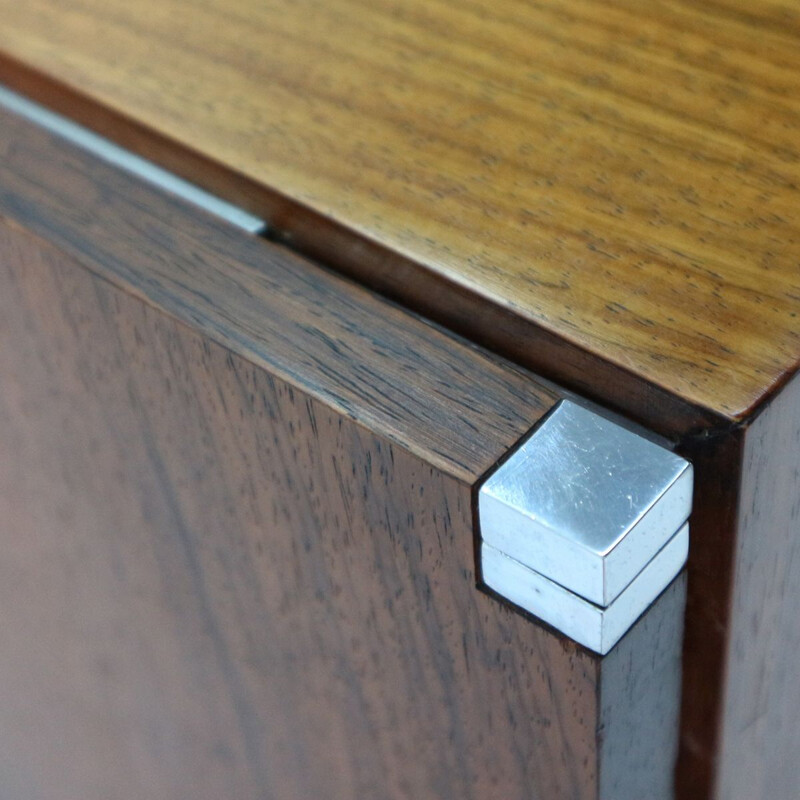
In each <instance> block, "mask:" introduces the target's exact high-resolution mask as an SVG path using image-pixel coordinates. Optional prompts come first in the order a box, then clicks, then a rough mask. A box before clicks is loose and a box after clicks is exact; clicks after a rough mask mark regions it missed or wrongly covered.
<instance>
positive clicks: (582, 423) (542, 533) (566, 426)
mask: <svg viewBox="0 0 800 800" xmlns="http://www.w3.org/2000/svg"><path fill="white" fill-rule="evenodd" d="M692 485H693V471H692V465H691V464H690V463H689V462H688V461H686V460H685V459H683V458H681V457H680V456H677V455H676V454H675V453H673V452H671V451H670V450H668V449H666V448H665V447H662V446H661V445H659V444H656V443H654V442H652V441H651V440H650V439H648V438H645V437H644V436H642V435H640V434H638V433H635V432H633V431H631V430H628V429H627V428H625V427H622V426H621V425H619V424H617V423H615V422H612V421H611V420H609V419H607V418H606V417H603V416H601V415H600V414H597V413H596V412H594V411H590V410H589V409H587V408H584V407H583V406H581V405H579V404H577V403H575V402H572V401H571V400H562V401H561V402H560V403H559V404H558V406H557V407H556V408H555V409H554V410H553V411H552V412H551V413H550V414H549V415H548V416H547V418H546V419H545V420H544V421H543V422H542V423H541V424H540V425H539V426H538V427H537V428H536V429H535V430H534V432H533V433H532V434H531V435H530V436H529V437H528V438H527V439H526V440H525V441H524V442H523V443H522V444H521V446H520V447H519V448H518V449H517V450H515V451H514V453H513V454H512V455H511V456H510V457H509V458H508V459H507V460H506V461H505V462H503V463H502V465H501V466H500V467H499V468H498V469H497V470H496V471H495V472H494V473H492V474H491V475H490V476H489V478H488V479H487V480H486V481H485V483H484V484H483V486H481V488H480V491H479V495H478V514H479V525H480V534H481V547H480V558H481V573H482V576H483V581H484V583H485V584H486V585H487V586H488V587H489V588H490V589H492V590H494V591H495V592H497V593H498V594H500V595H502V596H503V597H505V598H506V599H508V600H510V601H511V602H512V603H515V604H516V605H518V606H520V607H522V608H523V609H525V610H526V611H528V612H530V613H531V614H533V615H535V616H537V617H539V618H540V619H542V620H543V621H545V622H547V623H548V624H550V625H552V626H553V627H555V628H557V629H558V630H560V631H561V632H562V633H564V634H566V635H567V636H569V637H570V638H572V639H575V640H576V641H577V642H579V643H580V644H582V645H584V646H585V647H588V648H590V649H591V650H594V651H595V652H598V653H601V654H605V653H607V652H608V651H609V650H610V649H611V648H612V647H613V646H614V644H616V642H617V641H618V640H619V639H620V638H621V637H622V636H623V635H624V634H625V632H626V631H627V630H628V629H629V628H630V627H631V625H633V623H634V622H635V621H636V620H637V619H638V618H639V616H641V614H642V613H643V612H644V611H645V609H646V608H647V607H648V606H649V605H650V603H652V601H653V600H655V599H656V597H658V595H659V594H660V593H661V592H662V591H663V590H664V589H665V588H666V587H667V585H668V584H669V583H670V582H671V581H672V579H673V578H674V577H675V576H676V575H677V574H678V572H680V570H681V568H682V567H683V565H684V563H685V562H686V557H687V554H688V546H689V525H688V523H687V519H688V517H689V513H690V512H691V508H692Z"/></svg>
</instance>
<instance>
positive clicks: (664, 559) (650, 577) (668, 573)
mask: <svg viewBox="0 0 800 800" xmlns="http://www.w3.org/2000/svg"><path fill="white" fill-rule="evenodd" d="M688 552H689V525H688V524H686V525H684V526H683V527H682V528H681V529H680V531H678V532H677V533H676V534H675V535H674V536H673V537H672V539H670V541H669V542H667V544H666V545H665V546H664V547H663V548H662V550H661V551H660V552H659V553H658V554H657V556H656V557H655V558H653V559H651V561H650V562H649V563H648V564H647V566H645V568H644V569H643V570H642V571H641V572H640V573H639V574H638V575H637V576H636V578H634V580H633V581H631V583H630V584H628V586H627V588H626V589H625V590H624V591H623V592H622V593H621V594H620V595H619V596H618V597H617V598H616V600H614V602H613V603H611V605H609V606H608V607H606V608H603V607H601V606H597V605H595V604H594V603H590V602H589V601H588V600H584V598H582V597H579V596H578V595H577V594H575V593H574V592H570V591H569V590H568V589H565V588H564V587H563V586H559V585H558V584H557V583H554V582H553V581H551V580H548V579H547V578H545V577H544V576H543V575H540V574H539V573H538V572H535V571H534V570H532V569H529V568H528V567H526V566H524V565H523V564H520V562H519V561H515V560H514V559H513V558H509V557H508V556H507V555H505V554H504V553H501V552H500V551H499V550H496V549H495V548H494V547H492V546H491V545H488V544H486V542H484V543H483V544H482V545H481V567H482V572H483V580H484V583H485V584H486V585H487V586H488V587H489V588H490V589H493V590H494V591H496V592H497V593H498V594H500V595H502V596H503V597H505V598H506V599H507V600H510V601H511V602H512V603H514V604H515V605H518V606H520V607H521V608H523V609H525V610H526V611H528V612H530V613H531V614H533V615H534V616H536V617H539V619H541V620H543V621H544V622H546V623H548V624H549V625H552V626H553V627H554V628H557V629H558V630H559V631H561V632H562V633H564V634H565V635H567V636H569V637H570V638H571V639H574V640H575V641H576V642H578V643H579V644H582V645H583V646H584V647H588V648H589V649H590V650H594V651H595V652H596V653H600V654H601V655H605V654H606V653H607V652H608V651H609V650H611V648H612V647H613V646H614V645H615V644H616V643H617V642H618V641H619V640H620V639H621V638H622V636H624V634H625V633H626V632H627V631H628V630H629V629H630V627H631V626H632V625H633V623H634V622H636V620H637V619H638V618H639V617H640V616H641V615H642V614H643V613H644V611H645V610H646V609H647V608H648V606H650V604H651V603H652V602H653V601H654V600H655V599H656V598H657V597H658V596H659V595H660V594H661V592H663V591H664V589H666V587H667V586H668V585H669V584H670V582H671V581H672V579H673V578H674V577H675V576H676V575H677V574H678V573H679V572H680V570H681V568H682V567H683V565H684V564H685V563H686V556H687V554H688Z"/></svg>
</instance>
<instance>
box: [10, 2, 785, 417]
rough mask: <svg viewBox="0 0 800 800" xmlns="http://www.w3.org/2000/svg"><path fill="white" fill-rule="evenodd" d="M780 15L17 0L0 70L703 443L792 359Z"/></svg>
mask: <svg viewBox="0 0 800 800" xmlns="http://www.w3.org/2000/svg"><path fill="white" fill-rule="evenodd" d="M794 7H795V4H793V3H789V4H788V5H777V4H773V3H768V4H759V6H758V7H748V8H747V9H745V8H744V6H743V5H742V4H741V3H733V2H731V3H713V4H701V5H698V4H690V3H672V2H670V3H666V2H665V3H656V4H649V5H648V6H647V7H646V8H643V7H642V6H641V4H640V3H635V2H633V1H632V0H615V2H613V3H610V4H609V3H607V2H600V0H580V2H576V3H572V4H571V5H570V7H569V8H568V9H565V8H564V7H563V4H560V3H555V2H543V3H537V4H530V3H522V2H519V1H518V0H504V2H501V3H497V2H488V0H474V1H473V2H469V3H455V4H454V3H448V2H443V1H442V2H433V3H431V2H427V3H419V2H416V3H404V4H400V5H398V4H397V3H394V2H390V0H385V2H373V3H364V2H362V0H339V1H338V2H334V3H331V2H324V3H323V2H318V1H316V0H307V1H306V2H286V0H273V2H269V3H264V2H258V3H256V2H253V0H236V2H233V3H231V2H229V0H206V2H203V3H199V4H198V3H196V2H191V3H189V2H187V0H168V1H167V2H163V0H143V2H140V3H137V4H136V5H135V6H132V5H130V4H127V3H123V2H121V0H116V1H115V2H108V0H102V2H101V1H100V0H86V1H85V2H82V3H80V4H77V5H76V4H69V5H65V4H63V3H58V2H55V0H32V2H29V3H17V2H10V1H8V2H5V3H3V4H2V5H0V9H2V14H3V20H4V26H3V31H2V33H0V50H2V53H3V54H4V60H3V62H2V68H0V77H2V79H3V80H5V81H7V82H10V83H12V84H14V85H16V86H20V87H22V88H24V89H27V90H29V91H31V92H34V93H36V94H38V95H39V96H41V97H43V98H44V99H46V100H48V101H50V102H53V103H55V104H56V105H59V106H60V107H61V108H62V109H64V110H67V111H68V112H70V113H74V114H77V115H78V116H81V117H82V118H84V119H85V120H86V121H88V122H89V123H91V124H94V125H99V126H100V127H103V128H104V129H105V130H106V131H107V132H110V133H112V135H113V136H114V138H117V139H120V140H122V141H126V142H128V143H131V144H133V145H134V146H136V147H137V148H139V149H142V150H145V151H147V152H148V153H151V154H153V155H155V156H156V157H157V158H159V159H160V160H166V161H167V162H168V163H169V164H170V165H171V166H173V167H175V168H177V169H179V170H181V171H183V172H186V173H189V174H190V175H191V177H193V178H194V179H196V180H198V181H200V182H206V183H210V184H213V185H214V186H216V187H217V188H221V189H223V190H224V193H225V194H227V195H229V196H231V197H234V196H235V197H236V198H237V199H240V200H243V201H244V202H246V203H248V205H249V206H250V207H251V208H252V209H253V210H255V211H257V212H259V213H265V214H266V215H267V216H269V217H270V218H271V220H272V221H273V222H274V223H275V224H276V226H277V227H278V228H279V229H281V230H282V231H283V232H284V233H285V235H286V238H287V240H290V241H292V242H293V244H294V245H295V246H298V247H301V248H303V249H304V250H306V251H308V252H311V253H313V254H314V255H315V256H317V257H321V258H323V260H325V261H326V262H328V263H330V264H335V265H336V266H337V267H338V268H340V269H347V270H349V271H350V272H351V273H352V274H355V275H357V276H358V277H359V278H360V279H361V280H363V281H370V282H372V283H373V285H375V286H378V287H380V288H381V290H383V291H386V292H389V293H392V294H394V295H396V296H400V297H402V298H403V299H404V300H406V301H408V302H409V303H411V304H415V305H417V306H418V307H419V308H421V309H424V310H425V311H426V313H430V314H434V315H436V316H438V318H440V319H442V320H444V321H446V322H447V323H448V324H450V325H453V326H458V327H459V328H460V329H461V330H463V331H466V332H467V333H468V335H469V336H471V337H472V338H475V339H479V340H481V341H483V342H486V343H488V344H491V345H492V346H493V347H495V348H497V349H498V350H500V351H501V352H503V353H505V354H507V355H510V356H512V357H513V358H515V359H522V361H523V363H525V364H527V365H530V366H533V367H535V368H536V369H537V370H539V371H540V372H546V374H548V375H550V376H556V377H558V378H559V379H560V380H562V381H566V382H569V383H570V384H571V385H572V386H573V387H575V388H580V389H581V390H584V391H591V390H592V386H593V385H594V387H595V393H594V396H596V397H600V398H601V399H604V400H607V401H608V402H613V403H614V404H616V405H617V407H619V408H622V409H624V410H626V411H627V412H628V413H631V414H632V415H634V416H636V417H637V418H638V419H644V420H646V421H647V422H648V423H649V424H651V425H652V424H655V423H654V419H655V418H659V417H660V422H659V423H658V425H656V426H657V427H660V428H661V429H663V430H666V429H669V426H670V425H671V424H672V423H671V421H672V419H673V418H674V408H671V407H670V406H669V404H667V403H665V398H668V397H669V395H670V394H673V395H677V396H679V397H682V398H684V399H685V400H687V401H688V403H689V409H691V410H693V411H694V413H693V414H685V415H684V416H683V417H681V418H680V420H679V425H681V426H683V428H684V429H687V428H688V427H689V426H690V425H691V424H693V425H694V427H695V428H698V429H699V428H701V427H703V426H704V424H706V423H707V422H708V420H709V418H713V417H715V416H722V417H725V418H728V419H734V420H739V419H743V418H745V417H746V416H747V415H748V413H749V412H750V411H751V410H752V409H753V408H755V407H756V406H757V405H758V404H759V403H760V402H761V401H762V400H763V399H764V398H765V397H766V396H767V395H769V394H770V393H771V392H773V391H774V390H775V389H776V388H777V387H778V386H780V385H781V384H782V383H783V382H785V380H786V379H787V378H788V376H789V375H790V374H791V373H792V372H793V371H794V369H795V368H796V366H797V361H798V331H797V326H796V315H797V311H798V308H797V303H798V301H797V297H798V294H799V293H798V281H797V274H796V268H795V267H796V263H797V260H798V249H797V247H798V245H797V242H798V240H800V218H798V212H797V209H798V203H797V199H798V195H797V185H798V181H797V178H798V172H797V164H798V158H800V155H799V154H798V146H797V132H798V126H799V125H800V110H799V109H798V106H797V102H796V98H797V96H798V90H799V89H800V60H799V57H798V52H800V50H798V47H797V41H798V30H797V23H796V16H797V15H796V13H795V12H794ZM76 97H80V98H81V99H82V102H81V103H79V104H76V103H75V99H76ZM481 311H483V313H480V312H481ZM587 371H590V374H591V379H587ZM654 403H659V405H657V406H656V408H655V409H654V408H653V404H654ZM668 411H669V413H667V412H668ZM684 411H687V409H684ZM656 421H658V420H656ZM672 430H673V432H675V431H677V428H673V429H672Z"/></svg>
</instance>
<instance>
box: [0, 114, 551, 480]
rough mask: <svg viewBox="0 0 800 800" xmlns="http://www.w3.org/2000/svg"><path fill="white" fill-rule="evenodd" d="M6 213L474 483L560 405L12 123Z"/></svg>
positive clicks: (414, 325) (535, 387)
mask: <svg viewBox="0 0 800 800" xmlns="http://www.w3.org/2000/svg"><path fill="white" fill-rule="evenodd" d="M0 154H2V158H0V214H2V215H3V216H5V217H7V218H8V219H10V220H13V221H15V222H16V223H17V224H19V225H21V226H22V227H24V228H26V229H27V230H29V231H31V232H32V233H34V234H36V235H38V236H39V237H41V238H43V239H45V240H46V241H48V242H50V243H51V244H52V245H53V246H55V247H57V248H59V249H60V250H62V251H64V252H66V253H67V254H68V255H70V256H72V257H73V258H75V259H76V260H77V261H78V262H79V263H81V264H82V265H84V266H86V267H87V268H89V269H90V270H92V271H93V272H94V273H96V274H98V275H100V276H102V277H104V278H105V279H107V280H109V281H110V282H112V283H114V284H115V285H118V286H120V287H122V288H124V289H126V290H128V291H131V292H133V293H134V294H136V295H137V296H139V297H140V298H142V299H144V300H145V301H147V302H148V303H150V304H152V305H154V306H156V307H158V308H160V309H162V310H163V311H164V312H166V313H168V314H170V315H172V316H173V317H175V318H177V319H179V320H181V321H182V322H184V323H186V324H188V325H190V326H192V327H193V328H195V329H197V330H200V331H201V332H203V334H204V335H207V336H209V338H211V339H213V340H214V341H216V342H218V343H220V344H222V345H224V346H225V347H227V348H229V349H230V350H232V351H234V352H236V353H238V354H239V355H242V356H244V357H246V358H247V359H249V360H250V361H252V362H253V363H256V364H258V365H260V366H263V367H264V368H265V369H267V370H269V371H271V372H274V373H275V374H276V375H278V376H279V377H281V378H282V379H284V380H286V381H287V382H289V383H290V384H291V385H294V386H296V387H298V388H299V389H301V390H303V391H305V392H307V393H309V394H310V395H311V396H314V397H316V398H317V399H320V400H322V401H323V402H325V403H326V404H328V405H329V406H331V407H333V408H335V409H336V410H337V411H338V412H339V413H341V414H343V415H345V416H347V417H349V418H351V419H355V420H357V421H358V422H360V423H362V424H364V425H365V426H367V427H369V428H370V429H371V430H374V431H375V432H376V433H379V434H381V435H384V436H386V437H387V438H388V439H390V440H391V441H394V442H397V443H399V444H401V445H402V446H404V447H406V448H407V449H409V450H411V451H412V452H414V453H415V454H417V455H419V456H420V457H422V458H423V459H424V460H425V461H426V462H428V463H430V464H431V465H433V466H435V467H437V468H439V469H442V470H444V471H445V472H447V473H448V474H451V475H454V476H455V477H458V478H459V479H461V480H464V481H466V482H469V483H472V482H474V481H475V480H477V478H478V477H479V476H480V475H481V474H483V473H484V472H485V471H486V470H487V469H488V468H489V466H490V465H491V464H492V463H494V462H495V461H496V460H497V459H498V458H500V457H501V456H502V454H503V453H504V452H505V451H506V450H508V449H509V448H510V447H511V446H512V445H513V444H514V443H515V442H516V441H517V440H518V439H519V438H520V437H521V436H523V435H524V434H525V433H526V431H527V430H528V429H529V428H530V427H531V426H532V425H533V424H534V423H535V422H536V421H537V420H538V419H539V418H540V417H541V416H542V415H543V414H544V413H546V412H547V410H549V408H551V407H552V405H553V404H554V403H555V402H556V401H557V399H558V396H557V393H556V392H554V391H553V390H552V389H551V388H548V387H545V386H544V385H541V384H540V383H538V382H537V381H536V380H535V378H534V376H532V375H531V374H529V373H526V372H525V371H524V370H520V369H519V368H517V367H516V366H514V365H511V364H508V363H506V362H504V361H502V360H501V359H497V358H496V357H494V356H491V355H490V354H487V353H484V352H483V351H481V350H480V349H479V348H476V347H474V346H472V345H470V344H468V343H466V342H463V341H461V340H459V339H458V338H456V337H454V336H453V335H451V334H449V333H447V332H446V331H443V330H441V329H439V328H438V327H436V326H434V325H431V324H430V323H427V322H425V321H424V320H422V319H420V318H419V317H417V316H415V315H413V314H411V313H410V312H407V311H405V310H403V309H401V308H399V307H397V306H396V305H394V304H393V303H391V302H389V301H387V300H385V299H383V298H381V297H379V296H377V295H375V294H373V293H372V292H370V291H368V290H367V289H364V288H363V287H360V286H356V285H354V284H352V283H351V282H350V281H349V280H347V279H346V278H343V277H341V276H339V275H336V274H335V273H332V272H330V271H328V270H326V269H324V268H322V267H320V266H317V265H315V264H312V263H311V262H309V261H308V260H306V259H304V258H301V257H300V256H298V255H296V254H294V253H292V252H290V251H288V250H287V249H285V248H282V247H278V246H276V245H274V244H272V243H270V242H267V241H265V240H263V239H260V238H258V237H253V236H249V235H247V234H243V233H242V232H241V231H239V230H237V229H235V228H234V227H232V226H230V225H228V224H226V223H224V222H221V221H219V220H216V219H214V218H213V217H211V216H210V215H207V214H204V213H203V212H202V211H199V210H197V209H195V208H193V207H191V206H189V205H188V204H186V203H185V202H183V201H180V200H178V199H176V198H172V197H169V196H166V195H164V194H163V193H160V192H159V191H157V190H156V189H154V188H152V187H150V186H148V185H146V184H144V183H143V182H141V181H139V180H137V179H136V178H135V177H133V176H130V175H127V174H125V173H123V172H121V171H120V170H118V169H116V168H114V167H112V166H109V165H107V164H104V163H101V162H99V161H97V160H96V159H93V158H92V157H91V156H89V155H87V154H86V153H84V152H82V151H80V150H79V149H76V148H75V147H73V146H72V145H69V144H68V143H65V142H63V141H61V140H59V139H57V138H55V137H53V136H52V135H51V134H48V133H46V132H45V131H43V130H41V129H39V128H38V127H36V126H34V125H32V124H31V123H29V122H27V121H25V120H22V119H21V118H19V117H16V116H14V115H12V114H9V113H8V112H0Z"/></svg>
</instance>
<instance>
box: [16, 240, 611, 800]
mask: <svg viewBox="0 0 800 800" xmlns="http://www.w3.org/2000/svg"><path fill="white" fill-rule="evenodd" d="M0 253H2V258H1V259H0V264H2V278H0V298H1V299H0V304H2V308H1V310H0V341H2V342H4V346H3V347H2V350H1V351H0V352H1V353H2V355H0V388H1V389H2V391H0V398H1V399H0V408H1V409H2V410H0V420H1V422H0V452H2V454H3V457H2V459H0V519H1V520H2V551H3V557H2V559H0V563H2V576H3V578H4V580H3V585H2V589H0V592H2V603H1V605H2V608H3V616H2V619H3V625H2V647H0V651H2V654H3V655H2V657H0V692H2V697H3V701H2V702H3V707H4V713H3V718H2V724H0V736H2V741H3V746H2V748H0V749H2V752H3V756H2V758H3V762H4V764H3V769H2V770H0V786H2V787H3V793H5V794H7V795H8V796H15V797H43V798H63V797H65V796H69V797H85V798H92V797H96V798H103V799H104V800H108V798H116V797H120V798H122V797H125V798H128V797H140V796H153V797H186V798H189V797H192V798H202V797H208V798H219V797H241V798H245V797H253V798H255V797H259V798H261V797H275V798H281V800H283V798H294V797H296V798H313V797H320V798H321V797H326V798H355V797H365V796H367V797H375V798H380V797H387V798H402V797H409V798H411V797H413V798H420V797H452V796H460V797H476V798H478V797H486V796H487V795H491V794H494V793H499V794H500V795H501V796H503V797H519V798H522V797H529V796H530V795H531V792H534V793H535V794H538V795H540V796H543V797H554V796H563V797H574V798H584V797H586V798H590V797H594V791H595V789H594V786H595V777H594V776H595V774H596V760H595V746H596V745H595V727H596V710H595V703H596V692H595V686H596V681H597V675H598V668H599V667H598V663H599V662H598V660H597V659H595V658H594V657H593V656H591V655H590V654H588V653H585V652H583V651H581V650H580V648H578V647H576V646H575V645H573V644H570V643H569V642H567V641H566V640H564V639H563V638H562V637H560V636H558V635H556V634H553V633H551V632H549V631H546V630H544V629H543V628H540V627H538V626H536V625H532V624H531V623H530V622H528V621H527V620H526V619H524V618H522V617H520V616H518V615H517V614H515V613H514V612H513V611H511V610H509V609H506V608H505V607H504V606H503V605H502V604H499V603H497V602H495V601H494V600H493V599H491V598H489V597H488V596H486V595H484V594H482V593H480V592H479V591H477V589H476V586H475V576H474V572H473V542H472V507H471V503H472V496H471V494H472V487H471V485H470V484H469V483H467V482H464V481H461V480H459V479H457V478H456V477H452V476H450V475H448V474H446V473H445V472H443V471H442V470H441V469H439V468H437V467H436V466H433V465H431V464H430V463H427V462H426V461H425V460H423V459H422V458H420V457H419V456H418V455H415V454H412V453H411V452H409V451H408V450H407V449H405V448H403V447H401V446H399V445H397V444H396V443H394V442H392V441H390V440H389V439H387V438H385V437H381V436H378V435H376V434H375V433H373V432H372V431H370V430H369V429H368V428H366V427H364V426H363V425H362V424H360V423H359V422H358V421H355V420H349V419H347V418H346V417H344V416H343V415H341V414H340V413H338V412H337V411H335V410H333V409H332V408H331V407H330V406H328V405H326V404H324V403H322V402H320V401H318V400H316V399H314V398H312V397H311V396H309V395H308V394H307V393H305V392H303V391H302V390H300V389H299V388H297V387H295V386H293V385H291V384H290V383H287V382H285V381H283V380H281V379H280V378H277V377H275V376H274V375H272V374H271V373H269V372H268V371H266V370H265V369H263V368H262V367H261V366H258V365H254V364H252V363H250V362H248V361H246V360H244V359H243V358H241V357H240V356H238V355H236V354H234V353H232V352H231V351H229V350H227V349H225V348H223V347H221V346H219V345H218V344H216V343H215V342H213V341H212V340H211V339H209V338H208V337H205V336H203V335H202V334H200V333H198V332H197V331H194V330H191V329H189V328H188V327H186V326H185V325H183V324H180V323H178V322H176V321H175V320H173V319H171V318H170V317H169V316H167V315H165V314H163V313H162V312H161V311H160V310H156V309H154V308H152V307H150V306H148V305H146V304H144V303H142V302H140V301H139V300H137V299H135V298H133V297H131V296H130V295H127V294H125V293H124V292H122V291H120V290H119V289H116V288H114V287H112V286H111V285H110V284H109V283H107V282H105V281H103V280H101V279H99V278H96V277H91V276H90V274H89V272H88V271H86V270H85V269H84V268H83V267H81V266H80V265H78V264H77V263H76V262H74V261H73V260H71V259H70V258H69V257H66V256H64V255H63V254H62V253H61V252H59V251H57V250H54V249H52V248H51V247H50V246H49V245H46V244H43V243H42V242H41V241H40V240H38V239H37V238H35V237H31V236H29V235H28V234H26V233H24V232H22V231H20V230H19V229H16V228H13V227H9V226H8V225H7V224H4V225H3V226H2V227H0ZM9 345H11V346H9ZM399 401H401V398H398V402H399Z"/></svg>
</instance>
